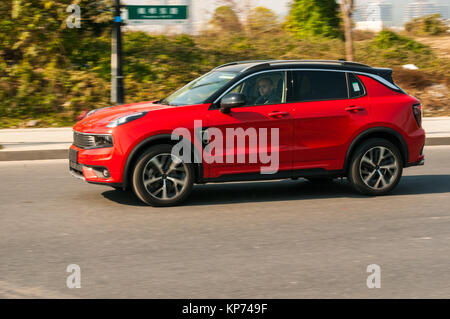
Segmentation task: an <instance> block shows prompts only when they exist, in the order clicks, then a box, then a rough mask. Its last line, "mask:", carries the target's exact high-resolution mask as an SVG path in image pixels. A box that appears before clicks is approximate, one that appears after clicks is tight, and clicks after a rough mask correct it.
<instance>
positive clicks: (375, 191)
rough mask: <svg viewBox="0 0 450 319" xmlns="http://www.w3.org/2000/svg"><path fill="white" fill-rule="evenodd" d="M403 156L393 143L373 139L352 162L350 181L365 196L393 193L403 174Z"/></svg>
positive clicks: (360, 149)
mask: <svg viewBox="0 0 450 319" xmlns="http://www.w3.org/2000/svg"><path fill="white" fill-rule="evenodd" d="M402 163H403V161H402V156H401V153H400V151H399V150H398V148H397V147H396V146H395V145H394V144H392V143H391V142H389V141H387V140H384V139H380V138H373V139H369V140H367V141H365V142H363V144H362V145H360V146H359V147H358V148H357V149H356V151H355V153H354V155H353V157H352V160H351V163H350V167H349V173H348V179H349V181H350V183H351V184H352V186H353V188H354V189H355V190H356V191H358V192H359V193H361V194H364V195H372V196H375V195H385V194H387V193H389V192H390V191H392V190H393V189H394V188H395V187H396V186H397V184H398V183H399V181H400V178H401V176H402V173H403V164H402Z"/></svg>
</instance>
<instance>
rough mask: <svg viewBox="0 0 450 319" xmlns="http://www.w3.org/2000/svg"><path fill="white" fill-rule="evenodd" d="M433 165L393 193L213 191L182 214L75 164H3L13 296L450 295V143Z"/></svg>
mask: <svg viewBox="0 0 450 319" xmlns="http://www.w3.org/2000/svg"><path fill="white" fill-rule="evenodd" d="M425 154H426V165H425V166H423V167H413V168H409V169H406V170H405V176H404V177H403V179H402V181H401V183H400V184H399V186H398V188H397V189H396V190H395V191H394V192H393V193H392V195H390V196H385V197H377V198H373V197H364V196H359V195H356V194H355V193H354V192H353V191H352V190H351V188H350V186H349V185H348V184H347V182H346V181H339V180H337V181H335V182H333V183H332V184H330V185H324V186H314V185H311V184H310V183H308V182H306V181H304V180H298V181H291V180H289V181H270V182H259V183H234V184H210V185H201V186H196V187H195V189H194V192H193V194H192V196H191V198H190V199H189V200H188V202H187V203H186V204H185V205H184V206H180V207H172V208H152V207H147V206H143V205H142V204H141V203H140V202H139V201H138V200H137V199H136V198H135V197H134V195H133V194H132V193H131V192H121V191H115V190H113V189H112V188H108V187H103V186H97V185H90V184H87V183H84V182H83V181H79V180H77V179H74V178H73V177H71V176H70V175H69V173H68V170H67V162H66V161H65V160H49V161H28V162H2V163H0V180H1V181H2V183H1V185H0V298H30V297H32V298H59V297H61V298H79V297H82V298H84V297H89V298H97V297H102V298H318V297H323V298H379V297H384V298H413V297H414V298H416V297H424V298H450V245H449V243H450V196H449V195H450V146H432V147H427V148H426V150H425ZM69 264H77V265H79V266H80V268H81V288H79V289H77V288H74V289H69V288H68V287H67V286H66V279H67V277H68V276H69V275H70V273H68V272H66V269H67V266H68V265H69ZM371 264H377V265H379V266H380V267H381V288H379V289H377V288H375V289H368V288H367V285H366V280H367V276H369V275H370V273H367V266H368V265H371Z"/></svg>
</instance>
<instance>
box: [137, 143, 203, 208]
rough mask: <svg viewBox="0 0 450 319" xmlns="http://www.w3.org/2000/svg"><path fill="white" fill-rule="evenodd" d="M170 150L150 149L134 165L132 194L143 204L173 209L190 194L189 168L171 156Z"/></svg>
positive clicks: (189, 165) (161, 146)
mask: <svg viewBox="0 0 450 319" xmlns="http://www.w3.org/2000/svg"><path fill="white" fill-rule="evenodd" d="M171 150H172V146H171V145H168V144H163V145H157V146H153V147H151V148H150V149H149V150H148V151H147V152H146V153H144V154H142V155H141V157H140V158H139V159H138V161H137V163H136V166H135V168H134V171H133V176H132V185H133V190H134V192H135V194H136V195H137V197H139V199H141V200H142V201H143V202H144V203H146V204H149V205H152V206H174V205H177V204H179V203H181V202H182V201H184V200H185V199H186V198H187V197H188V196H189V194H190V192H191V190H192V186H193V181H194V173H193V169H192V164H191V163H185V162H183V160H182V159H181V158H179V157H177V156H175V155H172V154H171Z"/></svg>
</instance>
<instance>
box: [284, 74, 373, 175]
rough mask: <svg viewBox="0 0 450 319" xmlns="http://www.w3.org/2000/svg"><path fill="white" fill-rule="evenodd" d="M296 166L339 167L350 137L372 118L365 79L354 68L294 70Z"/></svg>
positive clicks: (293, 98) (291, 92)
mask: <svg viewBox="0 0 450 319" xmlns="http://www.w3.org/2000/svg"><path fill="white" fill-rule="evenodd" d="M290 79H291V81H290V83H291V85H292V87H291V90H290V91H289V92H290V94H289V96H288V101H289V102H292V103H293V111H292V116H293V120H294V154H293V157H294V158H293V160H294V163H293V168H294V169H297V170H299V169H314V168H324V169H327V170H339V169H342V168H343V163H344V159H345V156H346V152H347V147H348V144H349V143H350V139H351V137H352V136H353V134H354V133H355V132H356V130H357V129H358V128H360V127H362V126H363V125H365V124H366V123H368V121H369V114H370V104H369V99H368V97H367V94H366V92H365V89H364V85H363V83H362V81H361V80H360V79H359V78H358V77H357V76H356V75H355V74H353V73H351V72H343V71H331V70H313V71H306V70H305V71H300V70H299V71H292V73H291V77H290Z"/></svg>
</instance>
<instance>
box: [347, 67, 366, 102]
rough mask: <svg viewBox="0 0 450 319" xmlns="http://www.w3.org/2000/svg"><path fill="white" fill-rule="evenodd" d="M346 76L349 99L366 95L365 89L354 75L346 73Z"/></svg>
mask: <svg viewBox="0 0 450 319" xmlns="http://www.w3.org/2000/svg"><path fill="white" fill-rule="evenodd" d="M347 76H348V87H349V93H350V97H351V98H357V97H361V96H364V95H366V89H365V87H364V84H363V83H362V81H361V80H360V79H359V78H358V77H357V76H356V75H355V74H354V73H347Z"/></svg>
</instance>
